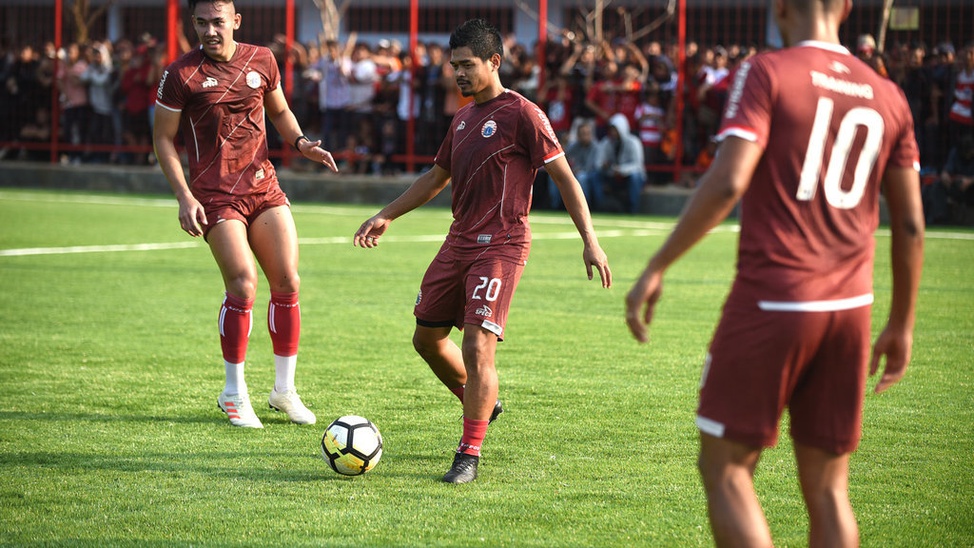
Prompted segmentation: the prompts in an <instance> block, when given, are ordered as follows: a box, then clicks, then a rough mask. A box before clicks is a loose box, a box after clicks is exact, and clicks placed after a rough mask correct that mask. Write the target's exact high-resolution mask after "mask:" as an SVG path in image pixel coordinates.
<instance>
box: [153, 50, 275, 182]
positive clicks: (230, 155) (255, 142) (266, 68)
mask: <svg viewBox="0 0 974 548" xmlns="http://www.w3.org/2000/svg"><path fill="white" fill-rule="evenodd" d="M280 83H281V77H280V73H279V71H278V69H277V63H276V62H275V61H274V56H273V54H272V53H271V51H270V50H269V49H267V48H264V47H259V46H252V45H249V44H241V43H239V42H238V43H237V50H236V51H235V52H234V54H233V59H231V60H230V61H228V62H225V63H221V62H218V61H214V60H213V59H211V58H210V57H208V56H207V55H206V54H205V53H203V50H202V49H201V48H197V49H195V50H193V51H191V52H189V53H187V54H186V55H183V56H182V57H180V58H179V59H177V60H176V61H175V62H174V63H173V64H171V65H169V66H168V67H167V68H166V71H165V72H164V73H163V74H162V79H161V80H160V82H159V91H158V93H157V96H156V97H157V101H156V104H157V105H158V107H159V108H165V109H168V110H171V111H175V112H182V118H181V120H180V127H181V130H182V135H183V142H184V144H185V146H186V153H187V156H189V175H190V181H189V185H190V189H192V191H193V193H194V194H196V193H198V192H199V193H207V194H212V193H220V194H229V195H236V196H240V195H249V194H257V193H262V192H266V191H267V189H268V188H270V186H271V185H272V184H276V182H277V175H276V173H275V171H274V166H273V165H271V162H270V160H268V158H267V134H266V132H265V129H264V96H265V95H266V94H268V93H270V92H271V91H273V90H274V89H276V88H278V87H279V86H280Z"/></svg>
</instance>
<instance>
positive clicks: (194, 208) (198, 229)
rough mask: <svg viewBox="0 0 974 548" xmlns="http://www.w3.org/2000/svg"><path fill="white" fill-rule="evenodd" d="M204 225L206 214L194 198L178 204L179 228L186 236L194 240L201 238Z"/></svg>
mask: <svg viewBox="0 0 974 548" xmlns="http://www.w3.org/2000/svg"><path fill="white" fill-rule="evenodd" d="M206 224H207V223H206V212H205V211H204V210H203V205H202V204H200V203H199V202H198V201H197V200H196V198H192V197H191V198H188V199H186V200H182V201H180V202H179V226H180V228H182V229H183V230H185V231H186V233H187V234H189V235H190V236H192V237H194V238H196V237H199V236H202V235H203V226H205V225H206ZM201 225H202V226H201Z"/></svg>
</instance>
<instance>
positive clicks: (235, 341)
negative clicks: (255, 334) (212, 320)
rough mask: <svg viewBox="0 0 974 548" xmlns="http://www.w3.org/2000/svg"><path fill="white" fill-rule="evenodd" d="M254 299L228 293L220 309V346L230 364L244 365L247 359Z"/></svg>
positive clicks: (224, 357)
mask: <svg viewBox="0 0 974 548" xmlns="http://www.w3.org/2000/svg"><path fill="white" fill-rule="evenodd" d="M253 308H254V300H253V299H241V298H240V297H234V296H233V295H231V294H229V293H227V294H226V297H225V298H224V299H223V306H221V307H220V319H219V326H220V346H221V348H223V359H224V360H225V361H227V362H229V363H243V362H244V360H245V359H246V358H247V341H248V340H249V339H250V329H251V327H253V316H251V313H250V312H251V310H252V309H253Z"/></svg>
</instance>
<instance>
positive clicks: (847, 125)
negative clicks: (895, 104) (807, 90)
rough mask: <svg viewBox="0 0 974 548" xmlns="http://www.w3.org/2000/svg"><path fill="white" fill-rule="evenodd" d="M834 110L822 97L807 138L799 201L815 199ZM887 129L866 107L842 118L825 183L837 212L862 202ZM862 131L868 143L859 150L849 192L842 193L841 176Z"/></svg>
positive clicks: (797, 195) (878, 116) (826, 197)
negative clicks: (857, 136)
mask: <svg viewBox="0 0 974 548" xmlns="http://www.w3.org/2000/svg"><path fill="white" fill-rule="evenodd" d="M833 108H834V103H833V101H832V99H829V98H827V97H821V98H819V100H818V107H817V108H816V109H815V122H814V123H813V124H812V134H811V135H810V136H809V139H808V147H807V149H806V153H805V163H804V164H803V165H802V173H801V179H800V180H799V182H798V193H797V194H796V195H795V197H796V198H798V199H799V200H803V201H807V200H811V199H812V198H813V197H814V196H815V189H816V187H817V186H818V179H819V174H820V173H821V171H822V163H823V162H824V161H825V150H824V149H825V137H826V135H827V134H828V130H829V126H831V125H832V111H833ZM884 127H885V124H884V123H883V117H882V116H880V115H879V113H878V112H876V111H875V110H873V109H871V108H867V107H856V108H853V109H852V110H850V111H849V112H847V113H846V114H845V116H843V117H842V121H841V122H839V131H838V133H837V134H836V136H835V142H834V143H833V144H832V154H831V156H830V158H829V165H828V167H827V168H826V170H825V178H824V180H823V183H822V186H823V187H824V190H825V200H826V201H828V203H829V205H831V206H832V207H835V208H838V209H852V208H854V207H856V206H857V205H858V204H859V202H860V201H861V200H862V196H863V193H864V192H865V191H866V183H867V182H868V181H869V174H870V173H871V172H872V170H873V166H874V165H875V164H876V157H877V156H879V149H880V146H881V145H882V142H883V129H884ZM859 128H863V130H865V132H866V140H865V142H864V143H863V146H862V150H860V151H859V159H858V160H857V161H856V166H855V170H854V171H853V177H852V187H851V188H849V190H842V178H843V177H842V176H843V175H844V174H845V171H846V163H848V161H849V156H850V153H851V152H852V146H853V144H854V142H855V138H856V133H857V131H858V130H859Z"/></svg>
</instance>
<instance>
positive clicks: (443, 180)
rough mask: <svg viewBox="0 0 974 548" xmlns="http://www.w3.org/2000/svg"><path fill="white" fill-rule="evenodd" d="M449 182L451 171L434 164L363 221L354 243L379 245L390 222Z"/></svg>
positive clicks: (418, 204) (431, 196) (432, 195)
mask: <svg viewBox="0 0 974 548" xmlns="http://www.w3.org/2000/svg"><path fill="white" fill-rule="evenodd" d="M449 182H450V172H449V171H447V170H445V169H443V168H442V167H440V166H438V165H436V164H433V167H432V168H431V169H430V170H429V171H427V172H426V173H423V174H422V175H420V176H419V177H417V178H416V180H415V181H413V184H411V185H409V188H407V189H406V190H405V191H404V192H403V193H402V194H400V195H399V197H398V198H396V199H395V200H393V201H392V202H391V203H390V204H389V205H387V206H386V207H384V208H382V211H380V212H378V213H376V214H375V215H374V216H372V218H370V219H369V220H367V221H365V222H364V223H362V226H360V227H359V229H358V231H356V232H355V237H354V238H353V240H352V244H353V245H357V246H360V247H369V248H371V247H375V246H377V245H379V237H380V236H382V234H383V233H385V231H386V229H387V228H389V223H391V222H392V221H394V220H395V219H398V218H399V217H402V216H403V215H405V214H406V213H409V212H410V211H412V210H414V209H416V208H417V207H419V206H421V205H423V204H425V203H426V202H428V201H430V200H432V199H433V198H434V197H435V196H436V195H437V194H439V193H440V192H441V191H442V190H443V189H444V188H446V185H447V184H448V183H449Z"/></svg>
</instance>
